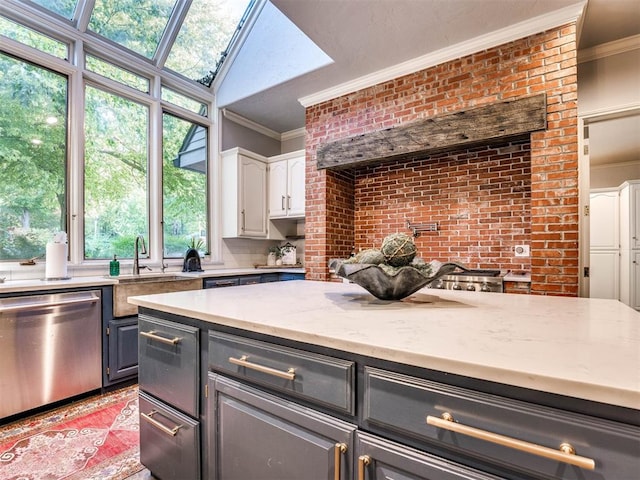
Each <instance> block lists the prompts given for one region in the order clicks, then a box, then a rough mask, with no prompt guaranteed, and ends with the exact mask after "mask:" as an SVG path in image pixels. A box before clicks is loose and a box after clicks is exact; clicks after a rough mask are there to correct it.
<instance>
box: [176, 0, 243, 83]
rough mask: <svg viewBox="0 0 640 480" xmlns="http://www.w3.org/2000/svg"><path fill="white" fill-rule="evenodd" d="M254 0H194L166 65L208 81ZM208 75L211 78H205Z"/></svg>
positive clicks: (183, 73)
mask: <svg viewBox="0 0 640 480" xmlns="http://www.w3.org/2000/svg"><path fill="white" fill-rule="evenodd" d="M250 3H252V2H251V0H193V2H192V3H191V7H189V11H188V12H187V17H186V18H185V20H184V22H183V23H182V27H181V28H180V32H179V33H178V36H177V38H176V40H175V42H174V43H173V47H171V51H170V52H169V56H168V57H167V61H166V63H165V67H166V68H170V69H171V70H173V71H175V72H177V73H180V74H182V75H184V76H185V77H187V78H190V79H192V80H200V79H204V80H203V81H202V83H205V84H207V85H208V84H209V83H210V81H211V78H210V77H211V76H212V74H211V73H210V72H212V71H213V72H215V70H216V67H217V65H218V63H219V62H220V61H221V60H224V57H226V54H227V51H226V50H227V47H228V46H229V42H230V41H231V39H232V38H233V36H234V34H235V32H236V30H237V29H238V28H239V27H240V21H241V20H244V15H245V12H246V11H247V9H248V6H249V4H250ZM206 77H209V78H206Z"/></svg>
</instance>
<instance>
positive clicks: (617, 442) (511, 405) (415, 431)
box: [363, 367, 640, 480]
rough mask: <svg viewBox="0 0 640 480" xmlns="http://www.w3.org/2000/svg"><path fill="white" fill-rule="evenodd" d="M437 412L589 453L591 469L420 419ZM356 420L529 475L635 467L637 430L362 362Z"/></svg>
mask: <svg viewBox="0 0 640 480" xmlns="http://www.w3.org/2000/svg"><path fill="white" fill-rule="evenodd" d="M445 412H447V413H450V414H451V415H452V416H453V419H454V422H453V423H454V424H455V425H457V426H460V425H462V426H469V427H474V428H475V429H479V430H482V431H486V432H491V433H494V434H498V435H500V436H503V437H508V438H513V439H517V440H521V441H524V442H527V443H531V444H535V445H541V446H543V447H547V448H549V449H553V450H556V449H559V447H560V445H561V444H563V443H568V444H570V445H572V446H573V448H574V449H575V455H573V456H571V455H570V457H571V458H576V456H580V457H584V458H586V459H593V461H594V462H595V469H594V470H590V469H588V468H585V467H580V466H574V465H571V464H569V463H565V462H563V461H560V460H556V459H549V458H545V457H542V456H540V455H537V454H534V453H529V452H524V451H520V450H517V449H514V448H512V447H511V446H505V445H500V444H497V443H492V442H490V441H488V440H486V439H483V438H475V437H473V436H470V435H468V434H467V433H461V432H453V431H450V430H448V429H446V428H442V427H439V426H433V425H429V424H427V417H429V416H431V417H435V418H440V417H441V415H442V414H443V413H445ZM363 419H364V421H365V422H366V423H367V424H368V425H370V426H377V427H382V428H384V429H386V430H392V431H395V432H397V433H400V434H402V435H405V436H409V437H412V438H418V439H421V440H424V441H426V442H435V443H438V444H440V445H441V446H442V444H446V445H447V446H448V447H449V448H451V450H455V451H458V452H463V453H466V454H468V455H471V456H476V457H481V458H483V459H485V460H487V461H490V462H492V463H495V464H496V465H498V466H500V467H502V468H504V469H506V470H508V471H514V472H518V471H520V472H522V473H523V474H528V475H530V476H534V477H536V478H553V479H556V478H557V479H564V480H572V479H575V480H619V479H627V478H628V479H630V478H637V477H636V475H637V472H638V471H640V459H639V457H638V454H639V453H640V428H637V427H632V426H628V425H623V424H618V423H616V422H610V421H606V420H602V419H598V418H593V417H588V416H585V415H578V414H574V413H571V412H566V411H561V410H556V409H552V408H547V407H541V406H537V405H532V404H529V403H526V402H519V401H515V400H510V399H506V398H502V397H498V396H494V395H488V394H484V393H480V392H474V391H472V390H466V389H462V388H456V387H452V386H448V385H443V384H439V383H435V382H430V381H426V380H422V379H419V378H414V377H409V376H406V375H400V374H396V373H393V372H387V371H384V370H379V369H376V368H369V367H367V368H365V385H364V404H363ZM481 435H482V433H481Z"/></svg>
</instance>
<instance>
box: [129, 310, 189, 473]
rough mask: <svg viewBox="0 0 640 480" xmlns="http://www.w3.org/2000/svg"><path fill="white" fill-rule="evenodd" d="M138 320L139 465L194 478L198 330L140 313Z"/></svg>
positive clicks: (153, 471) (152, 470)
mask: <svg viewBox="0 0 640 480" xmlns="http://www.w3.org/2000/svg"><path fill="white" fill-rule="evenodd" d="M138 322H139V332H138V333H139V337H138V360H139V367H140V371H139V375H138V383H139V387H140V400H141V404H140V429H141V431H140V460H141V463H142V464H143V465H144V466H145V467H147V468H148V469H149V470H150V471H151V473H152V474H153V475H154V476H156V477H158V478H161V479H162V480H171V479H175V480H182V479H185V478H189V479H194V480H197V479H199V478H200V440H199V438H200V370H199V369H200V341H199V335H200V331H199V329H198V328H195V327H192V326H190V325H183V324H181V323H176V322H172V321H169V320H166V319H162V318H157V317H155V316H151V315H147V314H143V313H141V314H140V315H138ZM143 399H145V402H143V401H142V400H143Z"/></svg>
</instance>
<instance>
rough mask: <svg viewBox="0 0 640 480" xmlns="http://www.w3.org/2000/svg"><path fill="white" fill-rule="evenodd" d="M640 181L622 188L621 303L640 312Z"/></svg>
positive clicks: (627, 183) (626, 184) (624, 184)
mask: <svg viewBox="0 0 640 480" xmlns="http://www.w3.org/2000/svg"><path fill="white" fill-rule="evenodd" d="M639 229H640V180H633V181H628V182H624V183H623V184H622V185H621V186H620V301H621V302H622V303H625V304H627V305H629V306H630V307H632V308H635V309H636V310H640V263H638V262H640V232H639V231H638V230H639Z"/></svg>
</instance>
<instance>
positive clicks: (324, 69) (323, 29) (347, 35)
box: [220, 0, 640, 133]
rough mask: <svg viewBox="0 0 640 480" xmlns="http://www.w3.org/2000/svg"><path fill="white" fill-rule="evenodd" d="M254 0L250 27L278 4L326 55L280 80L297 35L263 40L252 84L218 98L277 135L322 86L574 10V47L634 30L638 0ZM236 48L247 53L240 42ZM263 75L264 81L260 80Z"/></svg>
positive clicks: (296, 52)
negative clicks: (577, 26)
mask: <svg viewBox="0 0 640 480" xmlns="http://www.w3.org/2000/svg"><path fill="white" fill-rule="evenodd" d="M258 6H259V7H263V9H262V12H261V15H260V16H259V17H258V18H257V19H256V24H255V25H254V28H257V29H258V30H259V29H260V22H261V19H262V20H264V19H266V18H267V13H269V14H273V10H275V11H276V13H280V14H281V15H282V16H283V17H284V18H285V19H288V20H290V21H291V22H292V23H293V25H294V26H295V27H296V28H297V29H299V31H300V32H302V33H304V34H305V35H306V37H308V40H310V41H311V42H313V44H315V46H317V47H318V48H319V51H320V52H322V53H324V54H326V56H327V57H328V61H327V58H321V59H320V60H318V63H317V65H316V67H315V68H314V66H313V64H312V65H310V66H308V67H307V68H306V71H305V69H301V71H298V72H296V76H295V78H287V75H282V74H281V75H278V74H277V73H274V74H271V73H269V69H270V68H272V69H273V70H274V71H275V72H284V71H286V70H287V69H289V68H291V63H292V62H291V59H292V58H299V56H300V49H299V48H297V47H298V46H299V42H298V41H293V40H290V41H288V43H287V42H285V44H284V45H282V44H280V45H277V47H276V48H272V49H269V48H266V47H265V45H264V44H261V50H260V55H259V56H257V57H256V56H255V55H253V57H254V58H256V60H255V61H254V64H255V69H256V71H254V72H251V70H250V69H247V68H246V66H245V68H244V69H243V71H242V74H241V75H240V74H238V73H237V72H236V73H237V76H236V78H237V82H242V81H243V80H242V79H243V78H244V79H250V80H251V82H253V90H254V91H251V89H245V94H244V96H243V95H239V96H235V97H234V96H233V95H222V96H221V99H222V100H223V101H222V102H221V105H220V106H222V107H225V108H227V109H228V110H231V111H233V112H234V113H237V114H239V115H242V116H243V117H246V118H248V119H250V120H253V121H255V122H257V123H259V124H261V125H264V126H266V127H268V128H271V129H272V130H274V131H276V132H279V133H282V132H287V131H290V130H294V129H297V128H301V127H303V126H304V106H303V104H302V103H305V102H309V103H313V101H315V100H317V99H318V98H322V95H323V92H324V93H326V94H327V95H331V94H335V93H336V92H337V93H348V91H355V90H358V89H360V88H363V86H367V82H369V84H371V83H370V82H375V83H378V82H380V81H384V80H386V79H387V78H386V76H390V77H389V78H393V77H397V76H400V75H402V74H404V73H409V72H408V71H407V69H411V68H414V69H418V68H416V65H420V64H421V63H420V62H422V64H424V65H425V67H426V66H428V65H429V62H431V64H434V63H433V62H436V63H441V62H442V61H446V60H448V59H449V58H445V55H451V54H456V52H457V53H459V56H460V55H464V54H467V53H471V52H473V51H477V50H478V49H482V48H487V46H488V45H490V44H491V43H492V42H493V43H494V44H496V45H497V44H499V43H503V42H505V41H509V40H510V39H512V37H514V36H515V37H514V38H518V36H519V37H522V36H526V35H529V34H532V33H535V32H537V31H542V30H543V29H544V28H545V25H546V26H547V27H551V26H556V25H559V24H560V23H557V22H558V21H562V19H564V18H569V17H571V16H573V18H580V19H581V20H582V22H583V23H582V25H583V26H582V30H581V36H580V40H579V47H580V48H589V47H592V46H594V45H598V44H601V43H605V42H610V41H613V40H617V39H620V38H626V37H629V36H632V35H637V34H640V3H638V2H637V1H636V0H589V1H588V3H587V2H584V1H576V0H518V1H513V0H481V1H479V0H366V1H365V0H352V1H346V0H271V2H270V3H267V4H266V6H264V4H262V5H260V4H259V5H258ZM585 6H586V9H585ZM263 17H264V18H263ZM554 22H556V23H555V24H553V23H554ZM452 52H453V53H452ZM316 54H317V52H316ZM243 55H244V56H252V52H251V50H250V49H249V48H244V47H243V50H241V51H240V53H239V58H240V59H241V58H242V56H243ZM454 58H455V57H454ZM416 59H418V61H416ZM311 63H312V62H311ZM297 65H299V63H298V64H297ZM299 70H300V68H299ZM268 76H271V77H270V84H269V83H266V84H260V81H262V79H264V78H265V77H268ZM255 79H260V80H255ZM251 82H249V81H247V84H250V83H251ZM350 89H351V90H350ZM225 93H226V92H225ZM223 97H224V98H223ZM301 101H302V103H301Z"/></svg>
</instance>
